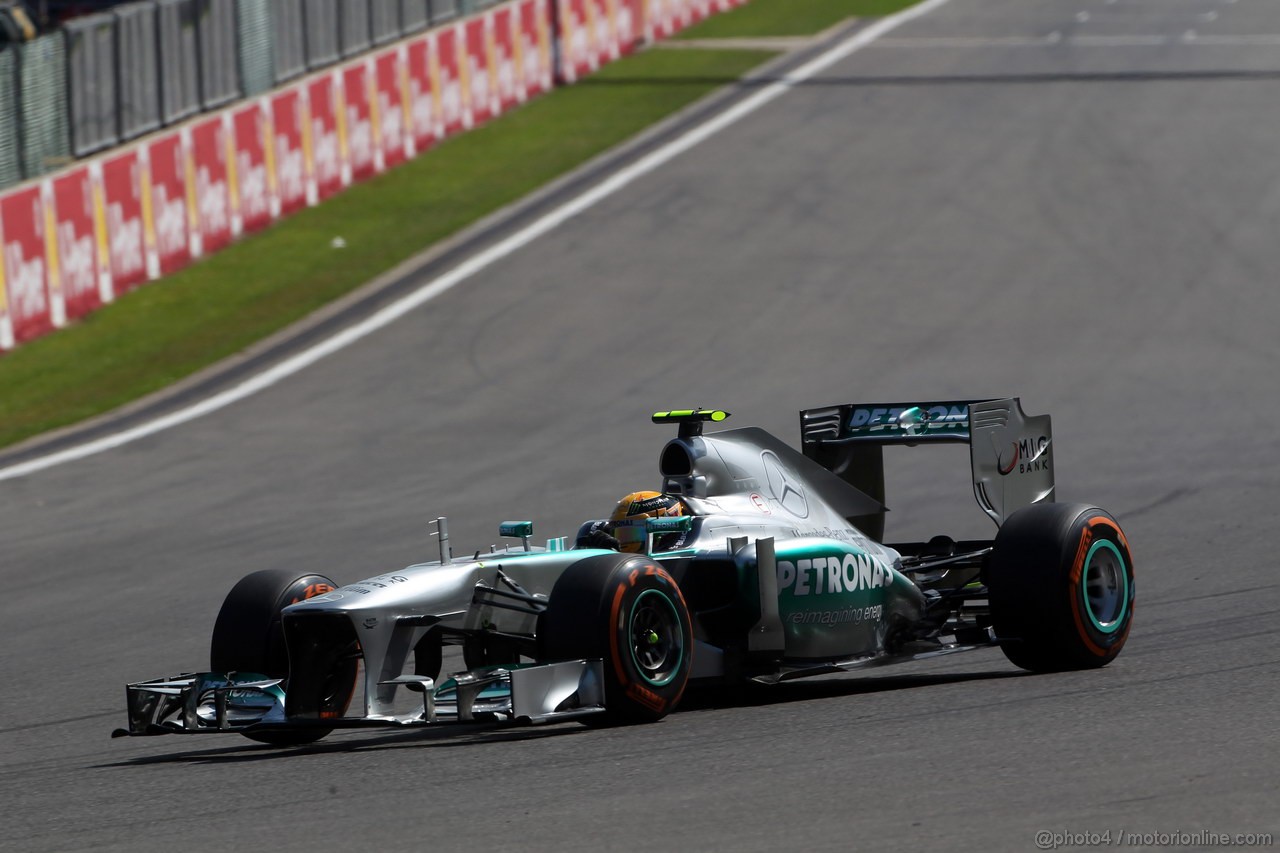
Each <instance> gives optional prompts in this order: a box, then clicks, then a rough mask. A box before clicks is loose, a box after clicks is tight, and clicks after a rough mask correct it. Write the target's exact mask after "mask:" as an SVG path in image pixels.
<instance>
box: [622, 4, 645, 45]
mask: <svg viewBox="0 0 1280 853" xmlns="http://www.w3.org/2000/svg"><path fill="white" fill-rule="evenodd" d="M615 5H616V7H617V11H616V15H617V26H616V31H617V40H618V51H619V52H620V53H631V51H633V50H635V49H636V47H637V46H639V44H640V43H641V42H642V41H644V5H645V0H616V2H615Z"/></svg>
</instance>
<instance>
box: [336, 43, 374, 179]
mask: <svg viewBox="0 0 1280 853" xmlns="http://www.w3.org/2000/svg"><path fill="white" fill-rule="evenodd" d="M339 74H340V79H341V81H342V88H341V89H340V96H339V98H338V103H339V104H340V105H341V106H342V118H343V120H342V124H341V125H339V132H340V133H341V132H342V131H345V136H346V141H347V144H346V149H347V158H348V161H349V163H350V167H351V179H352V180H355V181H360V180H364V179H365V178H368V177H370V176H372V175H373V173H374V172H375V171H377V164H376V163H375V162H374V152H375V151H376V150H377V145H376V140H375V138H374V124H373V112H372V105H371V102H370V99H369V68H368V66H367V65H366V63H364V62H357V63H355V64H353V65H349V66H347V67H346V68H344V69H343V70H342V71H341V72H339Z"/></svg>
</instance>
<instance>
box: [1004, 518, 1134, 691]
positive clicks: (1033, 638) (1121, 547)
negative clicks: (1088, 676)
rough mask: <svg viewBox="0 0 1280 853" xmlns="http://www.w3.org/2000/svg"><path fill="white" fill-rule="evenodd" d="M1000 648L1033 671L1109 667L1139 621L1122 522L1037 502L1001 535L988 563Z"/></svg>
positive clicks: (1131, 562) (1009, 524)
mask: <svg viewBox="0 0 1280 853" xmlns="http://www.w3.org/2000/svg"><path fill="white" fill-rule="evenodd" d="M987 587H988V590H989V593H990V603H991V618H992V622H993V625H994V628H995V631H996V636H997V637H998V638H1000V639H1001V640H1002V642H1001V645H1000V647H1001V649H1002V650H1003V651H1004V653H1005V656H1006V657H1007V658H1009V660H1010V661H1012V662H1013V663H1014V664H1016V665H1018V666H1020V667H1022V668H1023V669H1029V670H1031V671H1033V672H1054V671H1061V670H1070V669H1090V668H1093V667H1100V666H1106V665H1107V664H1108V663H1110V662H1111V661H1112V660H1114V659H1115V657H1116V655H1118V654H1120V650H1121V649H1122V648H1124V644H1125V640H1127V639H1128V637H1129V627H1130V625H1131V624H1132V623H1133V605H1134V582H1133V558H1132V557H1131V556H1130V554H1129V543H1128V541H1127V540H1126V539H1125V535H1124V532H1123V531H1122V530H1121V529H1120V525H1119V524H1118V523H1116V520H1115V519H1114V518H1113V517H1112V516H1111V515H1110V513H1108V512H1106V511H1105V510H1101V509H1098V508H1097V507H1093V506H1088V505H1085V504H1037V505H1034V506H1030V507H1027V508H1025V509H1021V510H1019V511H1017V512H1015V513H1014V514H1013V515H1011V516H1009V518H1008V519H1007V520H1006V521H1005V523H1004V525H1003V526H1002V527H1001V528H1000V532H999V533H998V534H997V535H996V540H995V543H994V546H993V548H992V551H991V557H990V562H989V563H988V566H987Z"/></svg>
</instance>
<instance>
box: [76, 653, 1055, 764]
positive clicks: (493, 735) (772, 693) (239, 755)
mask: <svg viewBox="0 0 1280 853" xmlns="http://www.w3.org/2000/svg"><path fill="white" fill-rule="evenodd" d="M1024 676H1032V674H1031V673H1026V672H1021V671H1018V670H1013V671H1007V672H970V673H952V674H937V675H900V676H883V677H866V676H863V677H858V678H851V677H848V676H840V675H835V676H834V677H832V678H829V679H824V680H821V681H794V682H788V683H786V684H779V685H761V684H750V685H741V686H734V687H730V688H724V687H719V688H717V687H700V688H692V689H690V690H689V692H687V693H686V694H685V696H684V698H683V699H682V700H681V702H680V707H679V708H678V709H676V711H675V719H677V720H678V719H679V716H680V715H681V714H683V713H688V712H706V711H718V710H728V709H732V708H752V707H765V706H773V705H785V704H789V703H793V702H811V701H815V700H820V699H835V698H841V697H848V696H858V695H862V694H870V693H884V692H889V691H895V690H910V689H915V688H920V687H932V686H936V685H943V684H962V683H964V682H969V681H987V680H993V679H1002V678H1018V677H1024ZM1032 677H1033V676H1032ZM496 726H497V727H495V724H491V723H490V724H486V723H477V724H445V725H441V726H440V727H439V728H421V729H412V730H404V731H391V732H388V733H387V734H382V735H378V736H376V737H369V736H365V737H361V738H359V739H358V740H357V739H355V738H354V737H346V738H343V739H341V740H335V741H328V742H322V743H317V744H310V745H308V746H301V747H276V746H269V745H267V744H259V743H253V742H251V741H249V740H246V739H243V738H236V739H235V740H233V741H232V742H231V743H230V744H228V745H225V746H221V747H218V748H215V749H196V750H192V749H184V750H182V751H180V752H170V753H165V754H163V755H147V756H142V757H138V758H131V759H128V760H125V761H116V762H108V763H104V764H94V765H90V767H91V768H92V769H95V770H102V769H109V768H122V767H143V766H147V765H152V764H161V765H163V764H197V765H198V764H236V763H243V762H257V761H273V760H276V759H287V758H303V757H305V756H312V755H326V754H329V753H347V754H349V753H356V752H365V751H373V750H378V751H382V750H388V749H423V748H429V749H438V748H457V747H466V746H479V745H482V744H500V743H516V742H522V741H532V740H541V739H544V738H553V737H561V736H565V735H578V734H588V733H590V732H591V731H593V729H592V728H588V727H586V726H583V725H581V724H579V723H575V722H565V723H560V724H552V725H545V726H534V727H520V728H514V727H511V726H508V725H503V724H496ZM175 737H182V735H175ZM187 737H204V736H202V735H188V736H187Z"/></svg>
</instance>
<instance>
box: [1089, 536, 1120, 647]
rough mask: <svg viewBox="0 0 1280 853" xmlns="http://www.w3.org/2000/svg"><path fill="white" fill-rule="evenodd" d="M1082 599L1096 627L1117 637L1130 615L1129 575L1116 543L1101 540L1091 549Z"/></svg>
mask: <svg viewBox="0 0 1280 853" xmlns="http://www.w3.org/2000/svg"><path fill="white" fill-rule="evenodd" d="M1080 596H1081V598H1082V599H1083V602H1084V610H1085V612H1086V613H1088V614H1089V621H1090V622H1092V623H1093V627H1094V628H1097V629H1098V630H1099V631H1101V632H1102V633H1104V634H1114V633H1115V632H1116V631H1118V630H1120V627H1121V626H1122V625H1124V622H1125V617H1126V616H1127V615H1128V612H1129V573H1128V571H1127V570H1126V569H1125V563H1124V557H1123V556H1122V555H1121V554H1120V549H1119V548H1117V547H1116V546H1115V543H1113V542H1111V541H1109V540H1107V539H1099V540H1098V541H1097V542H1095V543H1093V547H1092V548H1090V549H1089V554H1088V556H1086V557H1085V570H1084V582H1083V583H1082V584H1081V585H1080Z"/></svg>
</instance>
